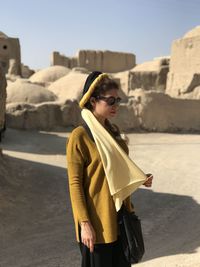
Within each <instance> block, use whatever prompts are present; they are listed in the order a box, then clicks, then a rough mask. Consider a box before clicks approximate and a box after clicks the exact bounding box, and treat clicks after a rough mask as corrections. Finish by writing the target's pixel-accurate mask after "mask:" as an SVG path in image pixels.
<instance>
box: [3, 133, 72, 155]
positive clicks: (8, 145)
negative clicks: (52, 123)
mask: <svg viewBox="0 0 200 267" xmlns="http://www.w3.org/2000/svg"><path fill="white" fill-rule="evenodd" d="M63 134H64V135H65V137H61V136H58V135H56V133H51V134H50V133H47V132H41V131H19V130H14V129H7V131H6V134H5V138H4V139H3V141H2V147H3V149H5V150H9V151H17V152H26V153H32V154H41V155H42V154H44V155H46V154H48V155H51V154H53V155H54V154H59V155H65V154H66V141H67V137H66V136H67V135H66V134H65V133H63ZM16 140H17V142H16Z"/></svg>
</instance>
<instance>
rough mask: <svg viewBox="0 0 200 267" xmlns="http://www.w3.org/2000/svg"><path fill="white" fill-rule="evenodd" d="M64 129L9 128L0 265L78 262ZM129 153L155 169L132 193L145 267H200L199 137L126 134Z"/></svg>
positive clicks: (71, 266)
mask: <svg viewBox="0 0 200 267" xmlns="http://www.w3.org/2000/svg"><path fill="white" fill-rule="evenodd" d="M67 136H68V133H66V132H57V133H56V132H31V131H29V132H25V131H17V130H11V129H9V130H8V131H7V133H6V139H4V142H3V149H4V154H7V155H9V156H10V157H12V158H10V157H9V159H8V160H9V162H10V164H11V165H12V166H13V164H14V165H15V166H16V173H14V174H13V175H14V177H15V180H14V181H13V184H12V187H11V188H10V189H9V190H8V191H5V193H4V198H5V203H3V204H4V205H3V204H2V205H0V207H1V209H0V267H47V266H48V267H78V266H80V255H79V250H78V247H77V244H76V241H75V239H74V228H73V218H72V214H71V206H70V204H69V193H68V184H67V176H66V158H65V143H66V137H67ZM128 136H129V138H130V156H131V158H132V159H134V160H135V162H136V163H137V164H138V165H139V166H140V167H141V168H142V169H143V170H144V171H145V172H151V173H153V174H154V177H155V179H154V185H153V188H152V189H145V188H144V187H143V188H141V189H139V190H138V191H137V192H136V193H134V194H133V196H132V201H133V202H134V204H135V207H136V210H137V213H138V215H139V216H140V218H141V219H142V226H143V232H144V238H145V244H146V254H145V257H144V259H143V262H142V263H140V264H138V265H137V266H138V267H139V266H141V267H146V266H148V267H149V266H150V267H165V266H166V267H186V266H187V267H198V266H200V223H199V222H200V205H199V203H200V193H199V189H200V177H199V175H200V164H199V162H200V135H178V134H159V133H155V134H152V133H149V134H135V133H134V134H129V135H128Z"/></svg>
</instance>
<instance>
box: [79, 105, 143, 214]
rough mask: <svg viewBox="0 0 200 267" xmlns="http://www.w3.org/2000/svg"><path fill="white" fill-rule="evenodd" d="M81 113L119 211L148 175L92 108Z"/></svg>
mask: <svg viewBox="0 0 200 267" xmlns="http://www.w3.org/2000/svg"><path fill="white" fill-rule="evenodd" d="M81 115H82V118H83V119H84V121H85V122H86V124H87V125H88V127H89V128H90V130H91V132H92V135H93V137H94V140H95V143H96V145H97V149H98V151H99V154H100V157H101V160H102V163H103V167H104V171H105V174H106V178H107V181H108V186H109V189H110V193H111V195H112V197H113V200H114V203H115V207H116V210H117V211H118V210H119V209H120V207H121V205H122V202H123V200H124V199H126V198H127V197H128V196H130V195H131V193H133V192H134V191H135V190H136V189H137V188H138V187H139V186H140V185H142V184H143V183H144V182H145V181H146V179H147V177H146V175H145V173H144V172H143V171H142V170H140V168H139V167H138V166H137V165H136V164H135V163H134V162H133V161H132V160H131V159H130V158H129V157H128V155H127V154H126V153H125V152H124V150H123V149H122V148H121V147H120V146H119V145H118V143H117V142H116V141H115V139H114V138H113V137H112V136H111V135H110V134H109V133H108V132H107V130H106V129H105V128H104V127H103V126H102V125H101V123H100V122H99V121H98V120H97V119H96V117H95V116H94V115H93V113H92V112H91V111H90V110H88V109H86V108H84V109H83V110H82V112H81Z"/></svg>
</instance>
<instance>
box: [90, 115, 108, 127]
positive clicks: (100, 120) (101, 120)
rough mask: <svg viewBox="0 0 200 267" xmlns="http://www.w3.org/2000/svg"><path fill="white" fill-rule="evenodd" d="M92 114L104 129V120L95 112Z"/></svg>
mask: <svg viewBox="0 0 200 267" xmlns="http://www.w3.org/2000/svg"><path fill="white" fill-rule="evenodd" d="M93 114H94V116H95V117H96V119H97V120H98V121H99V122H100V123H101V124H102V125H103V126H104V127H105V122H106V118H104V117H102V116H100V115H99V114H97V113H96V112H95V111H94V112H93Z"/></svg>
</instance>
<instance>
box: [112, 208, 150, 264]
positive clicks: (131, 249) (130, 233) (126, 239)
mask: <svg viewBox="0 0 200 267" xmlns="http://www.w3.org/2000/svg"><path fill="white" fill-rule="evenodd" d="M117 216H118V224H119V232H120V235H119V239H120V241H121V244H122V248H123V252H124V255H125V257H126V260H127V261H128V262H129V263H138V262H139V261H141V259H142V257H143V255H144V252H145V248H144V240H143V235H142V228H141V222H140V219H139V218H138V216H137V215H135V213H134V212H129V211H127V209H126V208H125V206H124V204H123V205H122V207H121V209H120V210H119V211H118V214H117Z"/></svg>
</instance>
